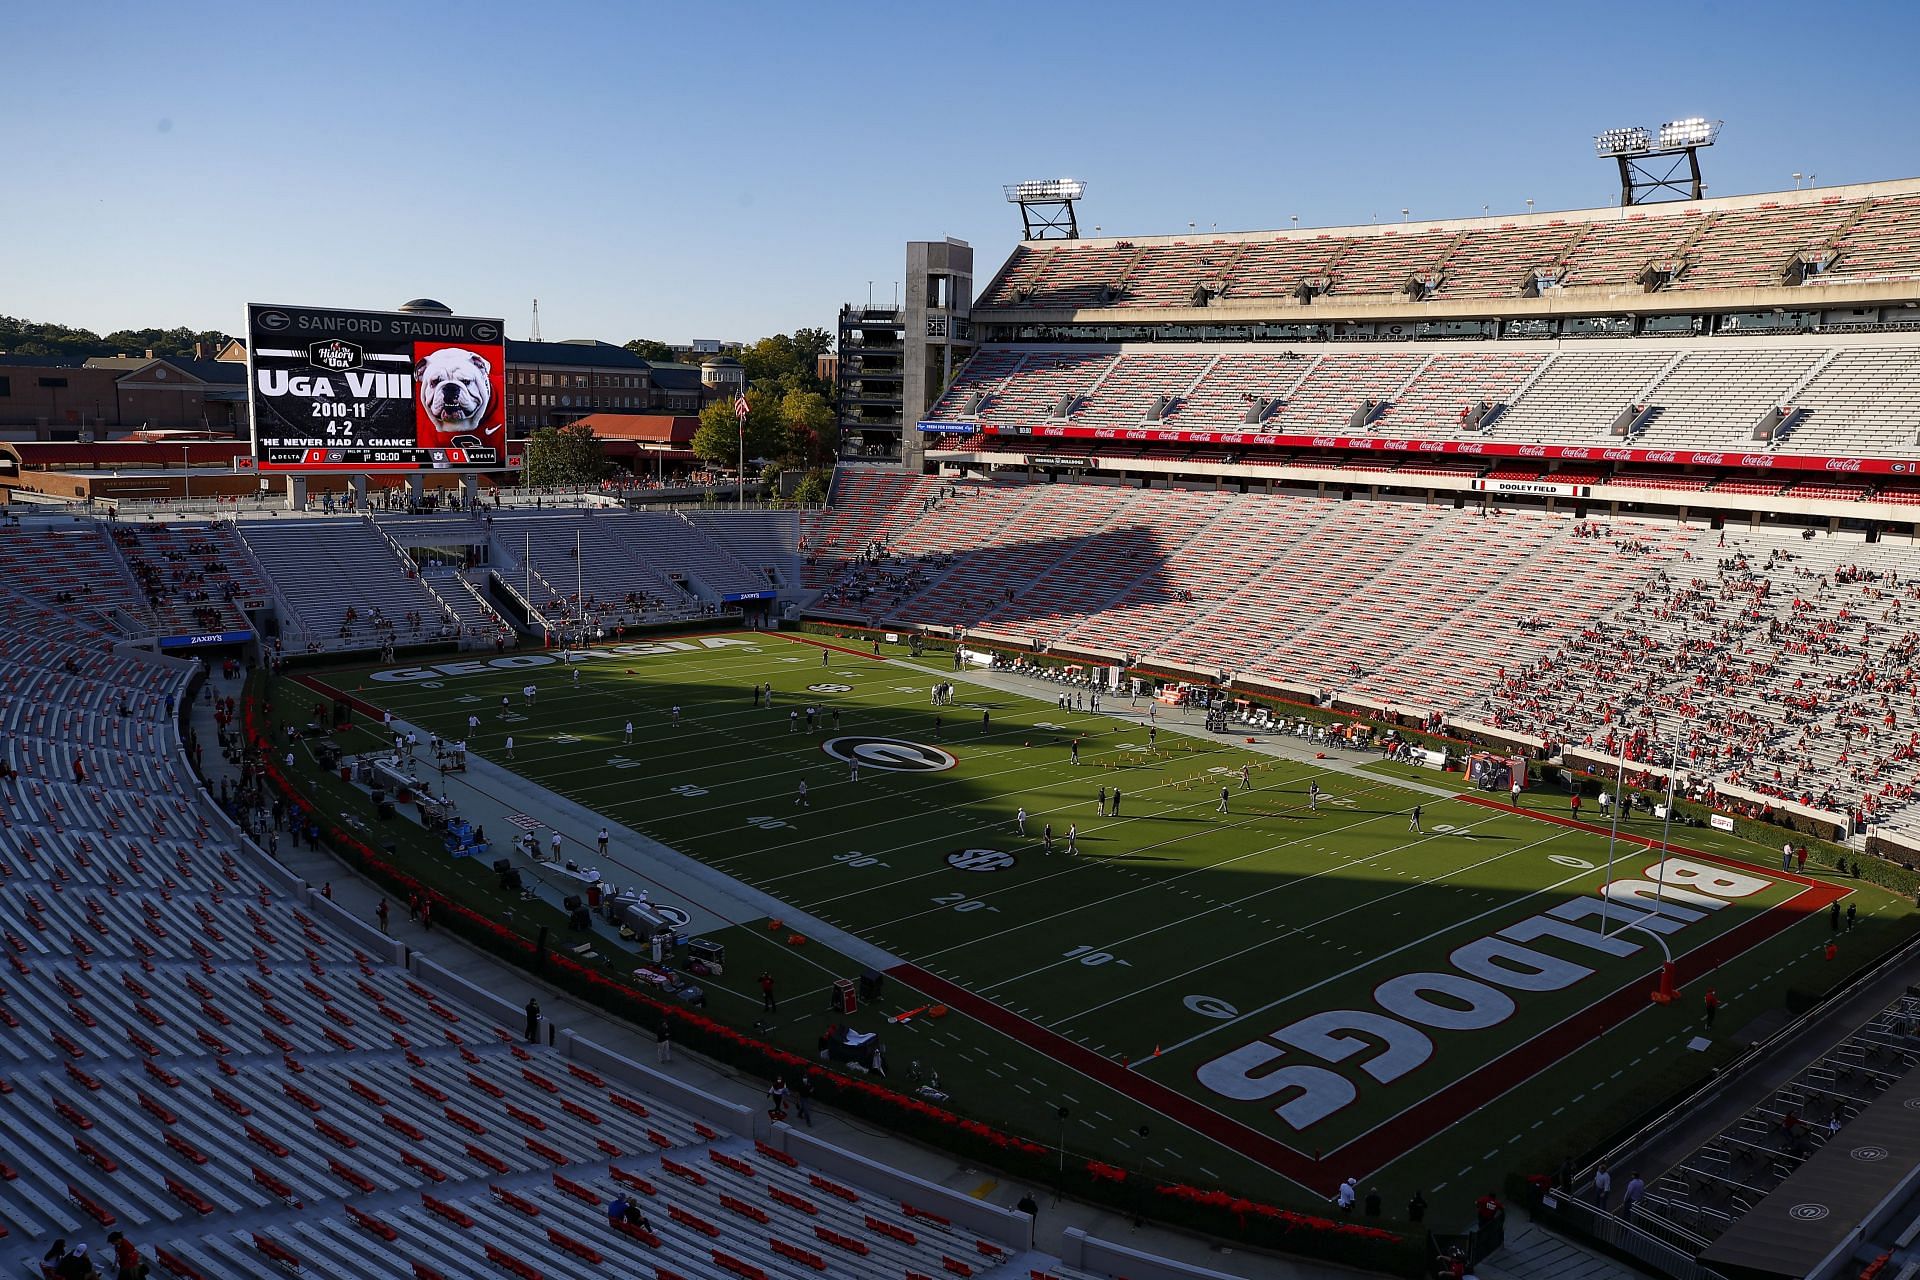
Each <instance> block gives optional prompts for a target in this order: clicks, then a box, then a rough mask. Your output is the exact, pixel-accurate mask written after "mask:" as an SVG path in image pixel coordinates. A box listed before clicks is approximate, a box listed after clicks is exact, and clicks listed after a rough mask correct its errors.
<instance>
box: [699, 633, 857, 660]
mask: <svg viewBox="0 0 1920 1280" xmlns="http://www.w3.org/2000/svg"><path fill="white" fill-rule="evenodd" d="M729 634H733V633H729ZM770 634H773V635H776V636H779V637H780V638H781V639H782V640H790V641H792V642H793V643H794V644H810V645H812V646H813V647H814V648H816V649H831V650H833V651H834V652H835V653H844V654H847V655H848V656H849V657H854V658H865V659H866V660H867V661H868V662H885V661H886V660H887V656H886V655H885V654H883V653H866V652H864V651H862V650H859V649H849V648H847V647H846V646H845V645H840V644H828V643H827V642H826V641H825V640H815V639H814V638H813V637H812V636H809V635H804V634H802V633H799V632H791V633H790V632H786V631H775V632H772V633H770Z"/></svg>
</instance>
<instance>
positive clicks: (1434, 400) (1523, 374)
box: [1375, 351, 1548, 436]
mask: <svg viewBox="0 0 1920 1280" xmlns="http://www.w3.org/2000/svg"><path fill="white" fill-rule="evenodd" d="M1547 359H1548V357H1547V355H1546V353H1545V352H1539V351H1512V352H1504V351H1489V352H1483V353H1482V352H1476V353H1474V354H1472V355H1462V356H1457V357H1454V358H1451V359H1445V360H1435V361H1434V362H1433V363H1432V364H1430V365H1428V366H1427V367H1426V368H1425V369H1424V370H1422V371H1421V373H1420V376H1418V377H1417V378H1415V379H1414V380H1413V383H1412V384H1411V385H1410V386H1408V387H1407V388H1406V389H1405V390H1404V391H1402V392H1401V393H1400V394H1399V395H1398V396H1397V397H1395V398H1394V401H1393V403H1392V404H1390V405H1388V406H1387V408H1386V411H1385V412H1384V413H1382V414H1381V415H1380V417H1379V418H1378V419H1377V420H1376V423H1375V426H1376V428H1377V429H1378V430H1380V431H1384V432H1386V433H1387V434H1389V435H1396V436H1398V435H1422V436H1430V435H1442V436H1444V435H1453V434H1456V433H1458V432H1459V431H1460V430H1461V429H1462V428H1464V427H1465V426H1466V423H1467V418H1468V416H1469V415H1470V414H1476V413H1477V412H1478V410H1479V408H1480V406H1481V405H1483V404H1484V405H1488V406H1498V405H1504V404H1505V403H1507V401H1508V400H1510V399H1512V397H1513V394H1514V393H1515V392H1516V391H1518V390H1519V389H1520V386H1521V384H1522V383H1524V382H1526V380H1527V379H1528V378H1529V377H1531V376H1532V375H1533V374H1534V373H1535V372H1537V371H1538V370H1539V368H1540V367H1541V366H1542V365H1543V364H1545V363H1546V362H1547Z"/></svg>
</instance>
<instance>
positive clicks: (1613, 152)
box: [1593, 125, 1653, 160]
mask: <svg viewBox="0 0 1920 1280" xmlns="http://www.w3.org/2000/svg"><path fill="white" fill-rule="evenodd" d="M1593 148H1594V150H1595V151H1596V152H1598V153H1599V155H1600V158H1601V159H1603V160H1606V159H1611V158H1612V157H1614V156H1621V155H1633V154H1637V153H1640V152H1645V151H1650V150H1652V149H1653V134H1652V132H1651V131H1649V130H1647V129H1644V128H1642V127H1640V126H1639V125H1634V126H1631V127H1629V128H1625V129H1607V130H1605V131H1603V132H1602V133H1600V134H1599V135H1597V136H1596V137H1595V138H1594V140H1593Z"/></svg>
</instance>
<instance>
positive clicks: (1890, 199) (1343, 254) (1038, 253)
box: [976, 193, 1920, 312]
mask: <svg viewBox="0 0 1920 1280" xmlns="http://www.w3.org/2000/svg"><path fill="white" fill-rule="evenodd" d="M1916 243H1920V196H1916V195H1911V194H1905V193H1900V194H1894V195H1887V196H1877V197H1869V196H1864V195H1855V196H1842V195H1825V194H1822V195H1816V196H1810V197H1800V198H1795V197H1792V196H1785V197H1781V198H1774V199H1770V200H1766V201H1762V202H1758V203H1748V204H1747V205H1746V206H1745V207H1743V208H1715V207H1712V206H1700V205H1691V204H1689V205H1686V206H1685V207H1682V208H1677V209H1674V210H1672V211H1658V212H1655V211H1650V210H1647V209H1644V208H1641V209H1631V210H1626V209H1623V210H1618V211H1615V210H1603V211H1596V212H1595V213H1594V214H1580V215H1569V216H1568V217H1565V218H1553V219H1546V218H1541V219H1529V220H1527V221H1524V222H1519V221H1516V222H1509V223H1501V224H1494V225H1485V224H1482V225H1469V226H1464V227H1460V228H1456V229H1451V230H1450V229H1447V228H1444V227H1441V228H1432V227H1428V226H1416V227H1410V228H1393V229H1389V230H1380V229H1374V228H1351V229H1348V228H1341V229H1331V230H1325V231H1318V230H1316V231H1292V232H1271V233H1266V234H1264V235H1251V236H1235V237H1228V238H1225V239H1218V240H1212V241H1209V242H1207V243H1204V244H1196V243H1194V242H1191V241H1183V240H1156V241H1153V242H1149V243H1142V244H1138V245H1136V244H1134V243H1132V242H1129V241H1097V242H1096V241H1060V242H1054V243H1040V244H1023V245H1021V246H1020V247H1019V248H1018V249H1016V250H1015V251H1014V253H1013V256H1012V257H1011V258H1009V259H1008V261H1007V264H1006V266H1005V267H1003V268H1002V269H1001V272H1000V274H999V276H997V277H996V278H995V279H994V280H993V281H992V282H991V283H990V284H989V285H988V286H987V288H986V289H985V290H984V291H983V292H982V294H981V296H980V300H979V302H978V304H977V306H976V310H980V311H986V312H992V311H995V310H1028V309H1036V310H1062V309H1079V308H1098V307H1114V308H1151V307H1192V306H1195V305H1199V304H1200V300H1199V299H1198V298H1197V296H1196V295H1197V291H1198V290H1199V289H1200V287H1201V286H1203V285H1205V286H1207V289H1208V292H1210V293H1215V294H1220V295H1222V296H1224V297H1225V298H1226V299H1228V300H1231V301H1242V302H1244V301H1251V300H1256V299H1289V298H1293V297H1295V296H1297V295H1299V294H1301V293H1302V287H1303V285H1304V284H1306V283H1307V282H1308V281H1314V280H1319V281H1323V282H1330V284H1331V289H1330V292H1329V296H1330V297H1335V298H1338V297H1342V296H1353V295H1380V294H1395V293H1398V292H1400V291H1401V290H1403V289H1405V288H1406V287H1407V285H1408V283H1409V281H1410V280H1412V279H1414V278H1415V277H1423V278H1425V279H1426V280H1427V282H1428V283H1433V284H1435V285H1436V287H1435V288H1434V289H1433V292H1432V295H1431V296H1434V297H1437V298H1449V297H1452V298H1520V297H1526V296H1529V295H1530V294H1531V293H1532V291H1533V285H1532V282H1533V278H1534V273H1535V272H1536V271H1546V272H1549V273H1554V274H1557V275H1558V277H1559V285H1560V287H1562V288H1565V289H1591V290H1595V291H1614V292H1638V291H1640V290H1642V289H1643V288H1645V287H1646V286H1647V283H1648V282H1651V283H1653V284H1656V285H1660V286H1661V287H1664V288H1667V289H1672V290H1678V291H1698V290H1702V289H1723V288H1765V287H1770V286H1776V285H1782V284H1785V283H1787V282H1788V281H1789V280H1790V279H1793V278H1796V277H1793V276H1791V275H1790V273H1789V270H1788V268H1789V267H1790V265H1791V263H1792V261H1793V259H1794V258H1795V257H1796V255H1805V256H1806V257H1807V258H1808V259H1810V260H1817V259H1820V258H1825V257H1829V256H1830V257H1831V260H1832V265H1831V267H1830V268H1829V271H1828V274H1831V275H1834V276H1837V277H1842V278H1844V277H1848V276H1853V277H1859V278H1873V277H1886V276H1897V277H1910V276H1913V275H1915V274H1916V273H1920V258H1916V256H1915V251H1914V246H1915V244H1916ZM1649 266H1655V267H1659V268H1661V269H1662V271H1663V272H1665V271H1668V270H1672V269H1676V268H1677V269H1678V274H1677V275H1674V276H1673V277H1672V278H1671V279H1670V280H1669V279H1667V278H1666V277H1665V275H1664V274H1663V275H1661V276H1657V277H1648V276H1647V275H1646V272H1647V268H1648V267H1649Z"/></svg>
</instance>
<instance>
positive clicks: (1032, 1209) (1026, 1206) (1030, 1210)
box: [1013, 1191, 1040, 1219]
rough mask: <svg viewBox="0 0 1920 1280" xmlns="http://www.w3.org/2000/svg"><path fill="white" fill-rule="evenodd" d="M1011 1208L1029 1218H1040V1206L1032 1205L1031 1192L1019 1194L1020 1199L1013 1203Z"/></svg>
mask: <svg viewBox="0 0 1920 1280" xmlns="http://www.w3.org/2000/svg"><path fill="white" fill-rule="evenodd" d="M1013 1207H1014V1208H1016V1209H1018V1210H1019V1211H1020V1212H1022V1213H1024V1214H1026V1215H1027V1217H1029V1218H1035V1219H1037V1218H1039V1216H1040V1206H1039V1205H1038V1204H1036V1203H1034V1199H1033V1192H1031V1191H1023V1192H1021V1193H1020V1198H1019V1199H1018V1200H1016V1201H1014V1202H1013Z"/></svg>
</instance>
